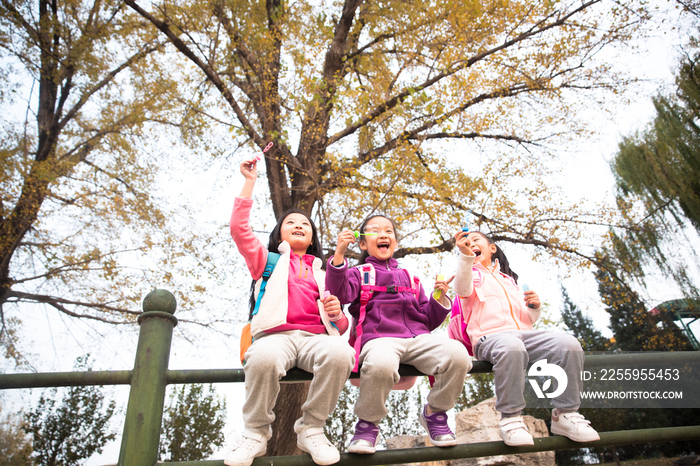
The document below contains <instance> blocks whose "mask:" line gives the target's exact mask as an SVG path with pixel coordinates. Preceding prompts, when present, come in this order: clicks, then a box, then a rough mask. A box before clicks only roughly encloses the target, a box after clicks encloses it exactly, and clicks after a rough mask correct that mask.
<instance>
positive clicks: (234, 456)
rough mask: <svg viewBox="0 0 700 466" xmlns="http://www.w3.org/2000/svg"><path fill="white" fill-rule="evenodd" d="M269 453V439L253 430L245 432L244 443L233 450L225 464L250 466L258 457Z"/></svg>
mask: <svg viewBox="0 0 700 466" xmlns="http://www.w3.org/2000/svg"><path fill="white" fill-rule="evenodd" d="M266 452H267V437H265V436H264V435H263V434H261V433H258V432H254V431H252V430H248V429H246V430H244V431H243V441H242V442H241V444H240V445H238V446H237V447H236V448H234V449H233V450H231V451H230V452H229V453H228V455H226V458H224V464H225V465H227V466H250V464H251V463H252V462H253V460H254V459H255V458H257V457H258V456H265V453H266Z"/></svg>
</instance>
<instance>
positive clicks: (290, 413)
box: [265, 382, 311, 456]
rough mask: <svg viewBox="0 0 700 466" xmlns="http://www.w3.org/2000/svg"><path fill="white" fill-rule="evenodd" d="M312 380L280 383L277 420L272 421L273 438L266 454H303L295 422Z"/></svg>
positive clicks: (299, 414)
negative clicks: (298, 444)
mask: <svg viewBox="0 0 700 466" xmlns="http://www.w3.org/2000/svg"><path fill="white" fill-rule="evenodd" d="M310 384H311V382H303V383H283V384H280V393H279V396H278V397H277V403H276V404H275V409H274V411H275V421H274V422H273V423H272V438H271V439H270V441H269V442H268V444H267V453H266V454H265V456H288V455H303V454H304V452H303V451H301V450H300V449H299V448H298V447H297V434H296V432H294V422H295V421H296V420H297V419H299V418H300V417H301V405H303V404H304V402H305V401H306V396H307V394H308V393H309V385H310Z"/></svg>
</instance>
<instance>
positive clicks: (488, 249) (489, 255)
mask: <svg viewBox="0 0 700 466" xmlns="http://www.w3.org/2000/svg"><path fill="white" fill-rule="evenodd" d="M467 239H469V243H468V246H469V248H470V249H471V250H472V252H473V253H474V254H476V262H481V263H482V264H483V265H485V266H487V267H490V266H491V263H492V262H493V255H494V254H495V253H496V245H495V244H490V243H489V241H488V240H487V239H486V237H485V236H484V235H482V234H481V233H478V232H472V233H469V235H467Z"/></svg>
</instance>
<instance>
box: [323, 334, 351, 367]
mask: <svg viewBox="0 0 700 466" xmlns="http://www.w3.org/2000/svg"><path fill="white" fill-rule="evenodd" d="M333 343H339V344H329V345H328V346H327V347H326V348H324V351H323V354H321V355H319V356H320V359H319V363H320V364H332V365H333V366H336V367H348V368H349V370H352V368H353V367H354V366H355V350H354V349H353V347H352V346H350V345H348V344H346V343H345V342H344V341H342V342H333Z"/></svg>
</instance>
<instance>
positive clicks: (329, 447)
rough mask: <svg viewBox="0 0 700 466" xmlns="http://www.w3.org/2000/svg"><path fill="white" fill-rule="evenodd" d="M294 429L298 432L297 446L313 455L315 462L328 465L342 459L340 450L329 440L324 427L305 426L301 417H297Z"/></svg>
mask: <svg viewBox="0 0 700 466" xmlns="http://www.w3.org/2000/svg"><path fill="white" fill-rule="evenodd" d="M294 431H295V432H296V433H297V446H298V447H299V449H301V450H302V451H305V452H306V453H308V454H309V455H311V459H312V460H314V463H316V464H320V465H328V464H335V463H337V462H338V461H340V452H338V449H337V448H336V447H335V446H334V445H333V444H332V443H331V442H329V441H328V439H327V438H326V435H325V434H324V433H323V427H303V426H302V425H301V419H297V421H296V422H295V423H294Z"/></svg>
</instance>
